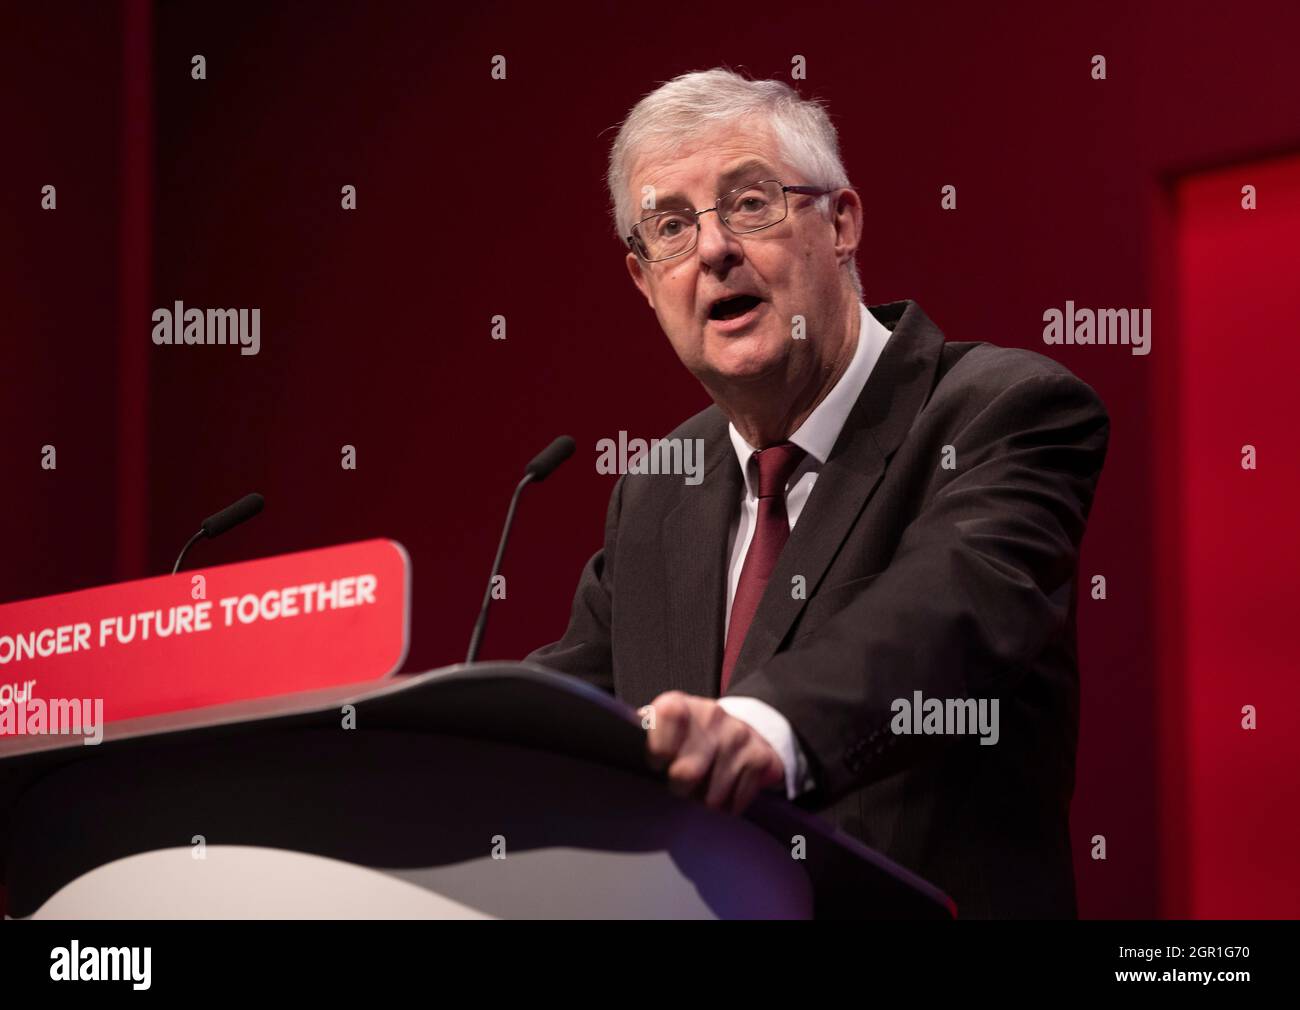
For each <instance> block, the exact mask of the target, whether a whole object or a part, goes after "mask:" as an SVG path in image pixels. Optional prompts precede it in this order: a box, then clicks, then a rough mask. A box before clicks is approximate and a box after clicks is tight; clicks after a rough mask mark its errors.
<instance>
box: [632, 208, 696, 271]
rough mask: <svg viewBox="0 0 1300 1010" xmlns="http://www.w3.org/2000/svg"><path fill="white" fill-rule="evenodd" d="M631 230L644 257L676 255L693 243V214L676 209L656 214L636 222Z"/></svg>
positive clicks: (655, 257)
mask: <svg viewBox="0 0 1300 1010" xmlns="http://www.w3.org/2000/svg"><path fill="white" fill-rule="evenodd" d="M633 232H634V233H635V234H636V236H637V238H638V239H640V241H641V247H642V254H643V255H644V256H645V258H646V259H650V260H661V259H667V258H668V257H669V256H678V255H680V254H681V253H684V252H686V250H688V249H690V247H691V246H692V245H694V244H695V215H694V214H686V213H681V212H678V211H668V212H666V213H664V214H656V215H655V216H654V217H649V218H646V219H645V220H644V221H640V222H638V223H637V225H636V227H635V228H634V229H633Z"/></svg>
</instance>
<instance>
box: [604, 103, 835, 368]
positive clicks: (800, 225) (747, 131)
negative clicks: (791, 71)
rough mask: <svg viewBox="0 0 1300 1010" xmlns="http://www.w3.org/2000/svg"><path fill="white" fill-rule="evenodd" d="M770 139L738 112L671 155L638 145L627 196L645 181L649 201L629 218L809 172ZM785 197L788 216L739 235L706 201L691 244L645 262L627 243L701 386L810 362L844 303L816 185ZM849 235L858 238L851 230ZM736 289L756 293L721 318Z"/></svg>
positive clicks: (634, 269)
mask: <svg viewBox="0 0 1300 1010" xmlns="http://www.w3.org/2000/svg"><path fill="white" fill-rule="evenodd" d="M776 151H777V145H776V143H775V140H774V138H773V137H772V135H771V132H770V130H769V129H768V128H767V127H766V125H765V124H757V125H755V124H753V123H752V122H751V123H744V122H742V123H739V124H736V125H735V126H730V127H726V128H720V129H719V130H718V131H717V132H715V133H714V134H712V135H711V136H709V137H708V138H706V141H705V142H704V143H701V144H699V145H697V146H693V147H689V148H686V149H683V150H682V151H678V152H675V153H673V154H672V155H662V156H642V157H641V158H638V159H637V161H636V162H634V164H633V167H632V172H631V184H632V195H633V197H634V199H635V201H636V202H635V204H634V206H636V207H638V208H639V207H640V206H641V194H642V192H643V188H644V187H646V186H651V187H654V194H655V207H654V209H653V210H645V211H639V212H638V213H637V215H636V217H635V218H634V220H639V219H640V218H643V217H647V216H649V215H651V214H654V213H656V212H660V211H665V210H672V209H676V208H680V207H688V208H693V209H696V210H698V209H701V208H705V207H712V206H713V204H714V201H715V200H717V198H718V197H719V196H721V195H722V194H724V193H727V192H729V191H731V190H734V189H736V188H738V187H740V186H745V185H747V184H749V183H753V182H758V181H760V180H764V179H779V180H780V181H781V182H782V183H784V184H785V185H787V186H791V185H818V184H819V180H815V179H804V178H799V177H798V176H797V173H795V172H793V171H792V170H791V169H789V168H788V167H787V166H786V165H784V164H783V163H782V162H781V161H780V160H779V159H778V157H777V155H776ZM849 192H850V193H851V191H849ZM788 200H789V208H790V212H789V215H788V216H787V217H786V219H785V220H784V221H782V222H781V223H780V224H777V225H774V226H772V227H770V228H767V229H765V230H763V231H758V232H752V233H750V234H747V235H737V234H735V233H733V232H731V231H730V230H729V229H728V228H727V227H726V226H725V225H724V224H723V223H722V222H721V221H720V220H719V219H718V215H717V214H716V213H712V212H710V213H707V214H703V215H701V216H700V229H701V230H700V236H699V244H698V245H697V246H696V247H695V248H694V249H693V250H691V251H690V252H688V253H686V254H685V255H682V256H678V257H676V258H675V259H669V260H663V261H660V262H656V263H643V262H642V261H641V260H639V259H638V258H637V257H636V256H635V255H634V254H632V253H629V254H628V257H627V266H628V271H629V272H630V273H631V275H632V279H633V281H634V282H635V283H636V285H637V287H638V288H639V289H640V290H641V293H642V294H643V295H645V297H646V300H647V301H648V302H649V303H650V305H651V307H652V308H653V309H654V311H655V315H656V316H658V318H659V324H660V326H661V327H662V328H663V331H664V333H665V334H666V335H667V336H668V339H669V341H670V342H671V343H672V345H673V349H674V350H676V352H677V356H678V357H679V358H680V359H681V361H682V363H683V364H684V365H685V366H686V367H687V368H688V369H690V371H691V372H692V373H693V374H694V375H695V376H696V377H697V378H699V379H700V380H701V381H702V382H704V384H705V385H706V386H708V387H711V388H718V387H722V388H725V387H728V386H734V385H736V384H744V383H746V382H747V381H752V380H760V379H768V380H770V379H772V378H779V379H782V380H790V381H793V380H794V379H795V378H796V376H797V375H799V374H801V373H806V372H808V371H809V370H811V369H813V368H815V367H817V362H818V360H819V358H820V354H819V351H820V350H821V348H819V347H818V345H819V343H820V341H819V339H818V338H819V337H820V336H821V335H822V334H823V333H824V332H826V327H827V324H828V321H829V320H830V319H831V318H836V317H837V314H838V313H839V312H840V311H841V310H842V306H841V303H842V301H843V284H844V282H845V278H844V275H843V262H844V261H843V258H842V257H843V255H844V253H843V245H844V241H845V239H844V236H843V234H841V232H842V229H840V228H837V225H836V219H835V218H834V217H832V218H830V219H828V217H827V215H826V214H825V213H824V212H823V211H822V210H821V209H819V208H817V207H816V206H814V203H815V201H816V197H813V196H804V195H798V194H795V193H790V194H788ZM854 207H855V209H856V204H854ZM850 241H851V244H852V245H856V234H854V235H853V236H852V237H851V239H850ZM847 255H849V256H851V255H852V248H851V246H850V248H849V249H848V253H847ZM742 294H743V295H752V296H754V297H756V298H758V299H759V302H758V304H757V305H756V306H755V307H754V308H753V309H752V310H750V311H748V312H746V313H744V314H743V315H741V316H739V317H737V318H731V319H726V318H720V317H721V316H723V315H725V314H726V311H727V309H728V308H729V307H728V306H725V305H724V306H722V307H720V308H719V307H718V306H717V303H718V302H719V301H720V300H722V299H726V298H730V297H734V296H736V295H742ZM742 304H744V303H742ZM796 315H801V316H803V317H804V319H805V321H806V339H803V340H795V339H793V337H792V326H793V317H794V316H796Z"/></svg>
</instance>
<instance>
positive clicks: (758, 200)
mask: <svg viewBox="0 0 1300 1010" xmlns="http://www.w3.org/2000/svg"><path fill="white" fill-rule="evenodd" d="M719 210H720V211H721V213H722V219H723V220H724V221H726V222H727V227H728V228H730V229H731V230H732V231H734V232H742V233H743V232H747V231H758V229H760V228H768V227H771V226H772V225H774V224H776V223H777V222H778V221H780V220H781V219H782V218H783V217H785V193H783V192H782V191H781V184H780V183H779V182H756V183H754V185H752V186H747V187H746V188H744V189H741V190H737V191H736V192H735V193H729V194H727V198H726V199H725V200H723V202H722V206H721V207H720V208H719Z"/></svg>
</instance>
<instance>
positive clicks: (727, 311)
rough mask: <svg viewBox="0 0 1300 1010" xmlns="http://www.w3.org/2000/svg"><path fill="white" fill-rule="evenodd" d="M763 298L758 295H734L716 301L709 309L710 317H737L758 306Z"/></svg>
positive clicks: (721, 318)
mask: <svg viewBox="0 0 1300 1010" xmlns="http://www.w3.org/2000/svg"><path fill="white" fill-rule="evenodd" d="M762 301H763V299H761V298H759V297H758V296H757V295H733V296H732V297H730V298H721V299H719V300H718V301H716V302H714V303H713V305H712V307H710V309H709V318H710V319H717V320H726V319H736V318H738V317H740V316H743V315H744V314H745V313H746V312H749V311H750V310H751V309H754V308H756V307H757V306H758V305H760V304H761V303H762Z"/></svg>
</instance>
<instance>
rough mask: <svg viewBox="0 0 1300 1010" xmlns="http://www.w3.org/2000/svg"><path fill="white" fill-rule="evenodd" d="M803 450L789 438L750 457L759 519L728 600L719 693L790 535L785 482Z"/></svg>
mask: <svg viewBox="0 0 1300 1010" xmlns="http://www.w3.org/2000/svg"><path fill="white" fill-rule="evenodd" d="M804 455H805V453H804V451H803V450H802V449H800V448H799V447H798V446H797V445H793V444H791V443H790V442H781V443H779V444H777V445H774V446H770V447H769V448H767V449H761V450H759V451H758V452H756V453H754V454H753V455H752V456H751V457H750V459H751V460H753V462H754V463H756V464H757V465H758V521H757V522H756V523H755V524H754V537H753V539H752V540H750V542H749V550H748V551H747V552H746V553H745V563H744V565H743V566H742V567H741V569H740V582H739V583H738V584H737V586H736V596H735V599H733V600H732V602H731V623H730V624H729V625H728V627H727V647H726V649H725V650H724V652H723V656H722V693H724V694H725V693H726V690H727V684H728V683H729V682H730V680H731V671H732V668H733V667H734V666H735V665H736V658H737V657H738V656H739V655H740V647H741V646H742V645H743V644H744V642H745V635H746V633H748V631H749V625H750V622H751V621H753V619H754V612H755V611H756V610H758V601H759V600H761V599H762V598H763V590H764V589H766V588H767V580H768V579H769V578H771V575H772V569H774V568H775V567H776V559H777V558H779V557H780V556H781V548H782V547H784V546H785V542H786V540H788V539H789V538H790V522H789V520H788V519H787V518H786V512H785V485H786V483H787V482H788V481H789V480H790V475H791V474H792V473H794V471H795V469H796V468H797V467H798V466H799V463H800V462H801V461H802V460H803V458H804Z"/></svg>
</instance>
